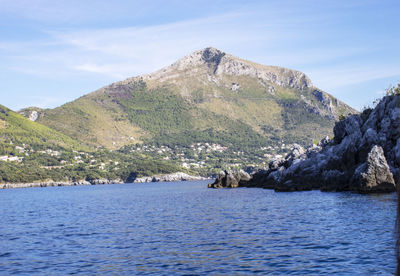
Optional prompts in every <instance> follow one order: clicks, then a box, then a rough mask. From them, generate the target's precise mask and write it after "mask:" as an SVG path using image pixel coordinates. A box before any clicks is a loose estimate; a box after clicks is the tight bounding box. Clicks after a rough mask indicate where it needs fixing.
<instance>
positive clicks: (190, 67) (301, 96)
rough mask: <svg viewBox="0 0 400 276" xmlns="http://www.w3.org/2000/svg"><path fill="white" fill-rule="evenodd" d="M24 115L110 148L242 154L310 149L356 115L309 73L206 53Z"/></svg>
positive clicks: (29, 111) (188, 57) (214, 51)
mask: <svg viewBox="0 0 400 276" xmlns="http://www.w3.org/2000/svg"><path fill="white" fill-rule="evenodd" d="M32 112H35V113H34V114H32ZM23 113H24V114H25V115H26V116H31V118H32V119H36V120H37V121H38V122H40V123H42V124H44V125H46V126H48V127H50V128H53V129H55V130H57V131H59V132H62V133H64V134H66V135H68V136H70V137H73V138H75V139H77V140H79V141H82V142H83V143H86V144H89V145H94V146H103V147H105V148H108V149H119V148H121V147H123V146H126V145H132V144H141V143H144V144H151V145H157V146H161V145H166V146H168V147H170V148H171V147H172V148H173V147H186V148H189V147H190V146H192V147H193V145H195V144H196V143H209V144H215V145H218V146H220V147H225V148H229V149H231V150H232V153H233V151H235V152H236V153H237V152H238V151H240V150H245V151H246V150H247V149H250V148H252V149H254V148H260V147H263V146H275V147H276V148H278V147H282V144H289V143H294V142H297V143H300V144H304V145H305V144H310V143H312V142H313V141H315V140H320V138H322V137H324V136H326V135H329V134H331V133H332V127H333V125H334V122H335V120H337V119H338V118H339V116H340V115H343V114H344V115H347V114H348V113H356V111H355V110H354V109H352V108H351V107H349V106H348V105H346V104H344V103H343V102H341V101H339V100H338V99H336V98H334V97H333V96H331V95H329V94H328V93H326V92H324V91H322V90H320V89H318V88H316V87H314V86H313V85H312V83H311V81H310V79H309V78H308V77H307V76H306V75H305V74H304V73H302V72H299V71H295V70H291V69H286V68H281V67H277V66H265V65H261V64H257V63H254V62H250V61H246V60H243V59H240V58H237V57H234V56H232V55H230V54H227V53H224V52H222V51H220V50H218V49H215V48H206V49H204V50H201V51H197V52H194V53H192V54H190V55H188V56H186V57H184V58H182V59H180V60H178V61H177V62H175V63H173V64H172V65H170V66H168V67H165V68H163V69H161V70H159V71H156V72H154V73H151V74H148V75H143V76H138V77H133V78H129V79H126V80H124V81H120V82H117V83H113V84H111V85H108V86H106V87H103V88H101V89H99V90H97V91H95V92H93V93H90V94H88V95H85V96H83V97H81V98H79V99H77V100H75V101H73V102H70V103H67V104H64V105H62V106H60V107H58V108H55V109H47V110H39V109H35V108H33V109H32V108H31V109H28V110H24V111H23ZM248 152H254V150H253V151H250V150H249V151H248Z"/></svg>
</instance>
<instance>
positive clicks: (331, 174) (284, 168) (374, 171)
mask: <svg viewBox="0 0 400 276" xmlns="http://www.w3.org/2000/svg"><path fill="white" fill-rule="evenodd" d="M334 135H335V137H334V139H333V140H331V141H329V140H328V139H327V138H324V139H323V140H322V141H321V142H320V143H319V144H318V145H317V146H313V147H310V148H308V149H307V150H304V149H303V148H302V147H301V146H298V145H296V146H295V147H294V148H293V150H292V152H291V153H289V154H288V155H287V156H286V158H285V159H282V160H274V161H272V162H271V163H270V165H269V168H268V169H267V170H261V171H258V172H256V173H255V174H254V175H252V178H251V179H250V180H249V181H247V182H244V181H242V182H240V185H239V186H243V187H262V188H269V189H275V190H276V191H303V190H311V189H321V190H323V191H354V192H359V193H374V192H393V191H395V187H396V186H395V185H399V184H400V95H391V96H386V97H384V98H383V99H382V100H381V101H380V103H379V104H378V105H377V106H376V107H375V108H374V109H373V110H371V109H367V110H365V111H364V112H363V113H362V114H360V115H351V116H348V117H347V118H345V119H344V120H342V121H339V122H337V123H336V125H335V127H334ZM223 181H224V180H223V179H222V180H220V182H223Z"/></svg>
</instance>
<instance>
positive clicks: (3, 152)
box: [0, 105, 181, 188]
mask: <svg viewBox="0 0 400 276" xmlns="http://www.w3.org/2000/svg"><path fill="white" fill-rule="evenodd" d="M34 109H35V108H32V109H31V110H30V111H29V110H25V111H26V113H29V112H31V113H33V114H36V113H35V112H37V111H36V110H34ZM38 114H39V113H37V114H36V115H35V116H30V119H27V118H25V117H23V116H22V115H20V114H18V113H16V112H14V111H12V110H10V109H8V108H6V107H4V106H2V105H0V184H4V183H26V182H37V181H40V182H43V181H44V182H48V183H52V182H54V181H55V182H57V183H52V184H51V185H59V184H60V183H59V182H60V181H61V182H66V183H70V184H73V183H75V184H77V183H78V184H79V183H83V182H85V181H90V183H92V184H98V183H108V182H110V181H111V182H112V183H115V182H121V181H127V182H131V181H133V180H134V179H135V178H136V177H142V176H149V175H156V174H165V173H173V172H178V171H180V170H181V168H180V167H179V166H178V165H177V164H176V163H175V162H173V161H168V160H161V159H160V158H157V157H156V158H153V157H151V156H149V155H146V154H141V153H129V152H123V151H108V150H105V149H95V148H90V147H88V146H84V145H83V146H82V145H81V143H79V142H78V141H76V140H74V139H73V138H71V137H69V136H66V135H65V134H62V133H60V132H58V131H56V130H53V129H51V128H49V127H47V126H44V125H42V124H40V123H38V122H34V121H33V120H34V119H37V115H38ZM27 115H28V114H27ZM48 183H47V184H48ZM47 184H43V185H47ZM64 184H65V183H64ZM1 187H2V186H1V185H0V188H1Z"/></svg>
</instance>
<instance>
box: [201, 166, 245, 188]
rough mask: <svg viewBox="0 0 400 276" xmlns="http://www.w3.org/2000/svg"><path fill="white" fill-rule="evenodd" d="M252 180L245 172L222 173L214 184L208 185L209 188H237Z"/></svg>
mask: <svg viewBox="0 0 400 276" xmlns="http://www.w3.org/2000/svg"><path fill="white" fill-rule="evenodd" d="M250 179H251V177H250V175H249V174H248V173H247V172H245V171H243V170H238V171H231V170H230V171H221V172H220V173H219V175H218V177H217V178H216V179H215V181H214V183H212V184H209V185H208V188H237V187H239V186H240V185H244V184H245V183H246V182H247V181H249V180H250Z"/></svg>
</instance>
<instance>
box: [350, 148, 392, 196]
mask: <svg viewBox="0 0 400 276" xmlns="http://www.w3.org/2000/svg"><path fill="white" fill-rule="evenodd" d="M350 190H353V191H357V192H360V193H371V192H373V193H379V192H394V191H395V190H396V186H395V183H394V178H393V174H392V173H391V171H390V168H389V165H388V163H387V162H386V158H385V155H384V152H383V149H382V147H380V146H377V145H375V146H374V147H373V148H372V149H371V151H370V152H369V154H368V158H367V161H366V162H365V163H363V164H361V165H360V166H359V167H358V168H357V169H356V170H355V172H354V177H353V181H352V182H351V186H350Z"/></svg>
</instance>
